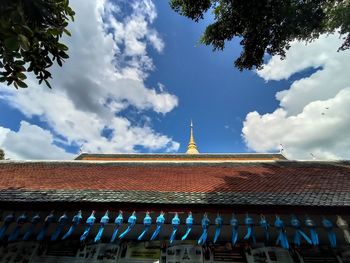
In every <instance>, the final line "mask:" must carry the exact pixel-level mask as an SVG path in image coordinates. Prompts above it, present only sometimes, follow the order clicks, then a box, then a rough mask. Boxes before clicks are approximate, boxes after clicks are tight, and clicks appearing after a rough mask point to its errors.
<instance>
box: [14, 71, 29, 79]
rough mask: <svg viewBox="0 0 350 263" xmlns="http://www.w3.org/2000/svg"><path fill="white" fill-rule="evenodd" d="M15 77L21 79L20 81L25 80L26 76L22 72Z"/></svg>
mask: <svg viewBox="0 0 350 263" xmlns="http://www.w3.org/2000/svg"><path fill="white" fill-rule="evenodd" d="M16 77H17V78H19V79H22V80H23V79H26V78H27V76H26V75H25V74H23V73H22V72H18V73H16Z"/></svg>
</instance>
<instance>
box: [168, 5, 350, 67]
mask: <svg viewBox="0 0 350 263" xmlns="http://www.w3.org/2000/svg"><path fill="white" fill-rule="evenodd" d="M170 6H171V7H172V8H173V9H174V10H175V11H176V12H178V13H179V14H181V15H183V16H186V17H188V18H190V19H192V20H194V21H196V22H198V21H199V20H200V19H202V18H203V15H204V13H205V12H207V11H208V10H213V15H214V22H213V23H212V24H210V25H209V26H207V28H206V29H205V32H204V34H203V36H202V38H201V42H202V43H203V44H205V45H211V46H212V47H213V50H223V49H224V48H225V44H227V42H228V41H230V40H232V39H233V38H234V37H239V38H240V39H241V40H240V44H241V45H242V46H243V51H242V53H241V55H240V57H239V58H238V59H237V60H236V61H235V66H236V67H238V68H239V69H240V70H243V69H252V68H253V67H256V68H261V67H262V65H263V59H264V55H265V53H268V54H270V55H280V56H281V57H282V58H284V57H285V50H286V49H288V48H289V47H290V42H291V41H293V40H296V39H297V40H306V41H312V40H313V39H316V38H317V37H319V35H320V34H323V33H333V32H335V31H336V30H338V29H339V31H340V33H341V34H345V38H344V43H343V45H342V46H341V47H340V48H339V50H345V49H348V48H350V33H349V32H350V1H349V0H250V1H247V0H170Z"/></svg>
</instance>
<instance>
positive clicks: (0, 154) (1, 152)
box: [0, 149, 5, 160]
mask: <svg viewBox="0 0 350 263" xmlns="http://www.w3.org/2000/svg"><path fill="white" fill-rule="evenodd" d="M4 159H5V152H4V150H3V149H0V160H4Z"/></svg>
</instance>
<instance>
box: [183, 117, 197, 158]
mask: <svg viewBox="0 0 350 263" xmlns="http://www.w3.org/2000/svg"><path fill="white" fill-rule="evenodd" d="M190 128H191V134H190V141H189V143H188V146H187V151H186V153H187V154H199V152H198V149H197V145H196V143H195V141H194V136H193V123H192V120H191V125H190Z"/></svg>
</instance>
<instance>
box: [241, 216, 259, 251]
mask: <svg viewBox="0 0 350 263" xmlns="http://www.w3.org/2000/svg"><path fill="white" fill-rule="evenodd" d="M244 224H245V225H246V227H247V234H246V235H245V236H244V239H245V240H251V241H252V243H253V245H255V244H256V238H255V234H254V229H253V226H254V221H253V218H252V217H250V216H249V215H248V214H247V215H246V216H245V219H244Z"/></svg>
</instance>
